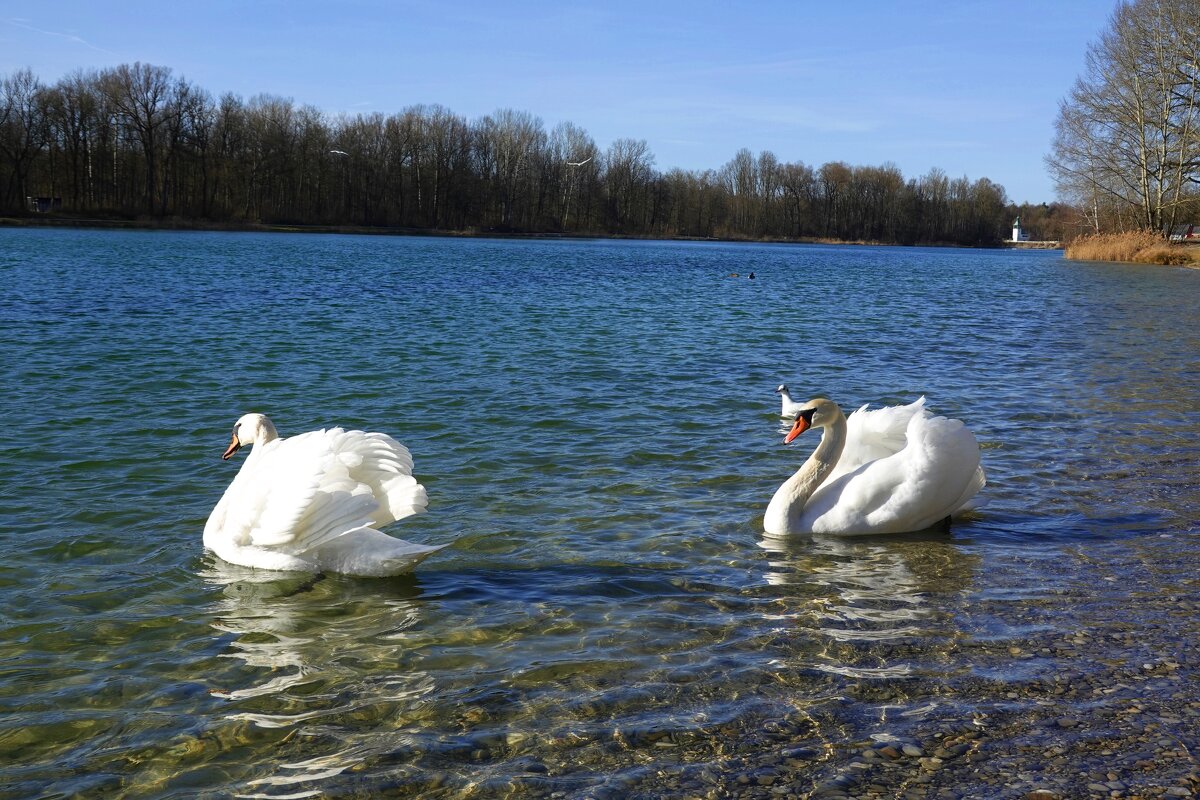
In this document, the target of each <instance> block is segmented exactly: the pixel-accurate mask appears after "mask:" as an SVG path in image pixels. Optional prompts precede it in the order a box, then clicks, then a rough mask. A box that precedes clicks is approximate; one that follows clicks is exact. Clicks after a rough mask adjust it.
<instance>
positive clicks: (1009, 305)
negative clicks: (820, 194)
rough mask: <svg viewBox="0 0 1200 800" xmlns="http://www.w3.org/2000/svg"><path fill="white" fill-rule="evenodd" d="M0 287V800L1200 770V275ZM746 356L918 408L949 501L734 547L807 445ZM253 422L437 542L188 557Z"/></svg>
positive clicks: (649, 248) (812, 788)
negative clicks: (322, 553) (430, 547)
mask: <svg viewBox="0 0 1200 800" xmlns="http://www.w3.org/2000/svg"><path fill="white" fill-rule="evenodd" d="M0 270H2V275H3V281H4V288H3V290H2V291H0V320H2V321H3V327H2V329H0V342H2V345H0V348H2V349H0V352H2V354H3V358H2V359H0V361H2V363H3V376H4V381H3V390H2V392H3V394H2V398H3V402H2V403H0V406H2V407H0V421H2V423H3V424H2V425H0V430H3V436H4V441H3V448H2V450H0V492H2V494H0V498H2V499H0V503H2V506H0V508H2V509H3V514H2V516H0V519H2V527H0V535H2V537H3V548H4V549H3V559H2V560H0V625H2V630H3V636H2V637H0V709H2V710H3V715H2V716H0V793H2V794H3V796H4V797H13V798H18V797H21V798H25V797H68V796H70V797H115V796H125V797H229V796H241V797H264V798H285V797H286V798H298V797H318V796H320V797H343V798H344V797H363V798H366V797H379V796H388V797H522V798H524V797H592V798H603V797H613V798H616V797H622V798H623V797H712V798H717V797H762V798H771V797H809V796H823V797H860V796H861V797H912V798H917V797H960V796H964V797H992V798H1000V797H1014V798H1017V797H1020V798H1024V797H1026V796H1030V793H1031V792H1035V791H1036V790H1042V791H1043V792H1045V794H1043V795H1041V797H1043V798H1046V797H1055V796H1058V797H1083V796H1088V794H1089V793H1090V794H1096V795H1098V796H1099V795H1102V794H1105V793H1108V792H1114V791H1115V792H1128V793H1131V794H1136V793H1137V792H1146V793H1149V794H1154V793H1156V792H1157V793H1162V792H1167V793H1172V792H1173V793H1174V795H1172V796H1191V795H1190V793H1191V792H1192V791H1194V790H1195V789H1196V788H1197V787H1198V786H1200V771H1198V766H1197V763H1196V761H1195V760H1194V757H1193V754H1194V753H1196V752H1198V751H1200V735H1198V733H1197V732H1198V731H1200V692H1197V689H1198V688H1200V687H1198V686H1197V680H1198V679H1200V670H1198V667H1200V650H1198V643H1200V575H1198V573H1197V571H1196V564H1197V563H1200V536H1198V535H1197V534H1198V532H1200V488H1198V485H1197V480H1196V477H1197V459H1198V457H1200V444H1198V442H1200V436H1198V434H1200V359H1198V358H1197V356H1198V354H1200V304H1198V303H1197V297H1200V271H1195V270H1187V269H1179V268H1169V267H1162V268H1157V267H1130V266H1121V265H1106V264H1094V263H1078V262H1067V261H1064V260H1063V259H1062V258H1061V254H1060V253H1058V252H1057V251H1050V252H1045V251H1020V250H962V249H923V248H883V247H828V246H817V245H753V244H722V243H709V242H695V243H689V242H681V243H670V242H629V241H607V240H605V241H562V240H536V241H507V240H486V239H442V238H395V237H368V236H331V235H289V234H252V233H194V232H129V231H104V230H86V231H84V230H41V229H0ZM751 272H753V273H754V279H753V280H751V279H749V278H748V277H747V276H748V275H749V273H751ZM734 273H736V276H734ZM779 383H787V384H788V385H789V386H790V387H791V388H792V390H793V393H794V394H795V395H796V396H797V398H801V399H802V398H806V397H809V396H814V395H824V396H828V397H830V398H833V399H834V400H836V401H837V402H839V403H840V404H841V405H842V407H843V408H844V409H846V410H847V411H850V410H852V409H854V408H857V407H859V406H860V405H862V404H864V403H872V404H880V403H884V404H894V403H904V402H911V401H912V400H915V399H916V398H917V397H919V396H921V395H925V396H926V397H927V398H928V404H929V406H930V408H931V409H933V410H934V411H935V413H939V414H945V415H948V416H953V417H957V418H959V419H962V420H963V421H964V422H966V424H967V425H968V426H969V427H970V428H971V429H972V430H973V431H974V432H975V434H976V435H977V437H978V439H979V441H980V444H981V447H982V453H983V465H984V468H985V469H986V471H987V473H988V479H989V483H988V485H987V487H986V488H985V489H984V490H983V492H982V493H981V497H982V498H984V499H986V500H987V505H986V506H985V507H984V508H983V509H982V510H981V511H980V512H979V513H978V514H977V515H975V516H974V517H973V518H970V519H967V520H963V521H960V522H956V523H955V524H954V525H953V526H952V527H951V529H950V530H949V532H944V533H926V534H917V535H905V536H893V537H877V538H865V539H837V538H820V537H816V538H805V537H797V538H795V539H794V540H792V541H789V542H788V543H787V544H785V545H779V544H772V543H771V542H770V541H767V540H764V537H763V535H762V516H763V512H764V510H765V508H766V504H767V502H768V501H769V500H770V498H771V495H772V493H773V492H774V490H775V488H776V487H777V486H778V485H779V484H780V483H782V482H783V480H785V479H786V478H787V476H788V475H790V474H791V473H792V472H793V471H795V470H796V469H797V468H798V467H799V465H800V464H801V463H802V461H803V460H804V458H805V457H806V456H807V454H808V452H809V451H810V450H811V449H812V447H813V446H814V445H815V444H816V441H817V437H816V435H815V434H812V433H810V434H806V435H805V436H802V437H800V438H799V439H798V440H797V441H796V442H795V443H794V444H792V445H790V446H785V445H783V433H784V428H783V426H782V425H781V420H780V418H779V400H778V397H777V396H776V395H775V394H774V393H773V391H774V389H775V387H776V386H777V385H778V384H779ZM247 411H262V412H265V413H268V414H270V415H271V417H272V419H273V420H274V421H275V423H276V425H277V426H278V428H279V430H280V433H281V435H284V436H287V435H290V434H295V433H300V432H304V431H308V430H313V429H317V428H323V427H331V426H334V425H341V426H346V427H358V428H364V429H367V430H380V431H384V432H387V433H390V434H392V435H393V436H395V437H396V438H398V439H399V440H400V441H402V442H404V443H405V444H406V445H407V446H408V447H409V448H410V449H411V450H412V452H413V455H414V458H415V461H416V468H415V474H416V476H417V477H418V479H419V480H421V481H422V483H424V484H425V486H426V487H427V488H428V491H429V497H430V509H429V513H427V514H425V515H421V516H417V517H413V518H410V519H407V520H404V521H403V522H401V523H400V524H398V525H396V526H395V527H393V528H391V529H390V530H391V532H393V533H395V534H396V535H399V536H402V537H404V538H406V539H409V540H411V541H415V542H421V543H427V544H440V543H447V542H454V543H455V544H454V546H453V547H451V548H449V549H447V550H444V551H442V552H440V553H438V554H436V555H434V556H433V557H431V558H430V559H429V560H428V561H426V562H425V563H423V564H422V565H421V566H420V567H419V568H418V569H417V571H416V572H415V573H413V574H412V575H407V576H402V577H399V578H390V579H358V578H348V577H343V576H338V575H322V576H313V575H301V574H293V573H271V572H262V571H257V572H256V571H254V570H249V569H242V568H237V567H233V566H231V565H228V564H225V563H223V562H220V561H219V560H217V559H216V558H215V557H213V556H212V555H211V554H208V553H206V552H205V551H204V550H203V548H202V546H201V541H200V536H201V530H202V528H203V526H204V521H205V519H206V518H207V516H208V513H209V511H210V510H211V509H212V507H213V505H214V504H215V503H216V502H217V500H218V498H219V497H220V495H221V493H222V491H223V490H224V488H225V486H227V485H228V483H229V481H230V480H231V479H232V478H233V476H234V474H235V473H236V470H237V468H238V466H239V465H240V463H241V460H242V458H243V457H242V456H238V457H237V458H236V459H235V460H233V461H231V462H222V461H221V459H220V454H221V452H222V450H223V449H224V448H225V446H226V444H227V443H228V440H229V430H230V427H231V426H232V424H233V422H234V421H235V420H236V419H237V418H238V417H239V416H240V415H241V414H243V413H245V412H247ZM809 437H812V438H809ZM1115 785H1119V786H1120V787H1122V788H1115ZM1032 796H1038V795H1032Z"/></svg>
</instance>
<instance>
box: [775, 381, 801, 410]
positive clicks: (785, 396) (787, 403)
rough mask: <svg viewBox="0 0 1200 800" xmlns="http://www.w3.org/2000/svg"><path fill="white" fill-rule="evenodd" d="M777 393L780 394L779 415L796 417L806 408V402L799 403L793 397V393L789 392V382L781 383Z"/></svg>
mask: <svg viewBox="0 0 1200 800" xmlns="http://www.w3.org/2000/svg"><path fill="white" fill-rule="evenodd" d="M775 394H777V395H779V402H780V408H779V416H781V417H787V418H788V419H795V418H796V415H797V414H799V413H800V412H801V410H803V408H804V403H797V402H796V401H795V400H793V399H792V395H791V393H790V392H788V388H787V384H786V383H781V384H779V388H778V389H776V390H775Z"/></svg>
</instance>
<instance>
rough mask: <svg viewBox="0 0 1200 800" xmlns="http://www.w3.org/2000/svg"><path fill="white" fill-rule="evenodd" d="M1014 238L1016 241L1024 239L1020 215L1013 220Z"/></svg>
mask: <svg viewBox="0 0 1200 800" xmlns="http://www.w3.org/2000/svg"><path fill="white" fill-rule="evenodd" d="M1012 240H1013V241H1014V242H1022V241H1024V239H1023V238H1022V237H1021V218H1020V217H1017V218H1016V219H1014V220H1013V238H1012Z"/></svg>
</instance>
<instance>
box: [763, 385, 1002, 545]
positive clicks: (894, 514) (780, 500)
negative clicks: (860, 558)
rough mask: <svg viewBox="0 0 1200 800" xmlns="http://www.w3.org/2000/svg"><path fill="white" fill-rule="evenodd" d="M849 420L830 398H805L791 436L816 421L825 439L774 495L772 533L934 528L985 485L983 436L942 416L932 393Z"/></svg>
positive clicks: (768, 520) (767, 521)
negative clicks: (934, 409)
mask: <svg viewBox="0 0 1200 800" xmlns="http://www.w3.org/2000/svg"><path fill="white" fill-rule="evenodd" d="M866 409H867V407H866V406H863V407H862V408H861V409H859V410H858V411H856V412H855V413H853V414H851V415H850V419H849V420H847V419H846V417H845V416H844V415H843V414H842V410H841V409H840V408H838V406H837V404H836V403H834V402H832V401H830V400H824V399H817V400H810V401H808V402H807V403H804V404H803V408H802V409H801V410H800V413H799V416H798V417H797V418H796V423H795V425H793V426H792V429H791V431H790V432H789V433H788V435H787V437H786V438H785V439H784V442H790V441H792V440H793V439H795V438H796V437H797V436H799V435H800V434H801V433H803V432H804V431H806V430H808V429H809V428H810V427H814V428H823V429H824V432H823V433H822V435H821V442H820V444H818V445H817V448H816V450H814V451H813V454H812V455H811V456H810V457H809V459H808V461H806V462H805V463H804V466H802V467H801V468H800V469H799V470H798V471H797V472H796V474H795V475H793V476H792V477H791V478H789V479H788V480H787V481H785V482H784V484H783V485H782V486H780V487H779V489H778V490H777V491H776V492H775V496H774V497H772V498H771V502H770V504H769V505H768V506H767V513H766V516H765V517H764V519H763V527H764V528H765V529H766V532H767V533H768V534H773V535H776V536H782V535H786V534H793V533H830V534H841V535H853V534H871V533H904V532H908V531H919V530H924V529H925V528H929V527H931V526H933V525H935V524H937V523H938V522H941V521H942V520H944V519H946V518H947V517H949V516H951V515H952V514H954V513H955V512H956V511H961V510H963V509H964V508H966V507H968V501H970V500H971V498H973V497H974V496H975V494H976V493H977V492H978V491H979V490H980V489H982V488H983V486H984V484H985V483H986V479H985V477H984V474H983V469H981V468H980V466H979V444H978V443H977V442H976V441H975V435H974V434H972V433H971V431H969V430H968V429H967V427H966V426H965V425H963V423H962V422H960V421H959V420H956V419H947V418H945V417H935V416H933V415H931V414H930V413H929V411H927V410H926V409H925V398H924V397H922V398H921V399H919V400H917V401H916V402H915V403H911V404H909V405H907V406H895V407H890V408H881V409H877V410H875V411H867V410H866Z"/></svg>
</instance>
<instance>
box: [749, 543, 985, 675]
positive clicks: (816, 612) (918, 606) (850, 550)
mask: <svg viewBox="0 0 1200 800" xmlns="http://www.w3.org/2000/svg"><path fill="white" fill-rule="evenodd" d="M758 544H759V546H760V547H762V548H763V549H765V550H767V551H768V553H769V556H768V565H769V569H768V570H767V571H766V572H765V573H764V578H765V579H766V581H767V583H769V584H770V585H772V586H777V587H780V588H781V589H786V590H787V591H788V593H789V595H790V598H789V599H790V601H791V602H789V603H788V608H789V610H788V611H787V612H786V613H783V614H779V615H777V616H776V618H777V619H779V620H780V622H781V623H787V624H788V627H799V628H801V629H809V630H811V631H815V632H816V633H817V634H818V637H817V638H818V648H817V651H816V654H815V663H811V664H807V665H806V666H808V667H810V668H815V669H817V670H820V671H823V672H828V673H833V674H837V675H843V676H847V677H852V678H881V677H883V678H887V677H903V676H908V675H912V674H915V673H918V672H920V671H921V670H922V669H923V667H921V666H920V665H919V664H914V663H913V657H914V655H915V656H917V657H922V658H923V659H924V660H929V661H941V660H943V659H942V657H941V656H940V655H939V653H938V652H937V651H938V650H939V648H942V647H944V646H947V645H950V646H952V645H953V642H955V641H957V639H958V636H959V632H960V631H959V626H958V624H957V623H956V621H955V619H954V615H953V613H952V611H951V610H950V608H949V607H948V606H950V605H951V604H950V603H942V602H939V597H941V596H951V597H952V596H956V595H959V594H961V593H963V592H964V591H966V590H968V589H969V588H970V586H971V583H972V579H973V573H974V567H975V566H976V565H977V562H978V557H977V556H974V555H971V554H969V553H967V552H965V551H964V550H963V549H962V547H961V546H959V545H956V544H955V543H954V541H953V540H952V539H951V538H950V537H949V536H948V535H939V534H929V533H926V534H913V535H900V536H897V535H894V534H893V535H889V536H888V537H886V538H883V537H880V538H871V539H847V538H839V537H823V536H822V537H811V538H795V537H793V538H788V539H782V538H777V537H771V536H768V537H765V538H763V539H762V540H761V541H760V542H759V543H758ZM796 601H799V602H796ZM922 653H925V654H926V655H924V656H922Z"/></svg>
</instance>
